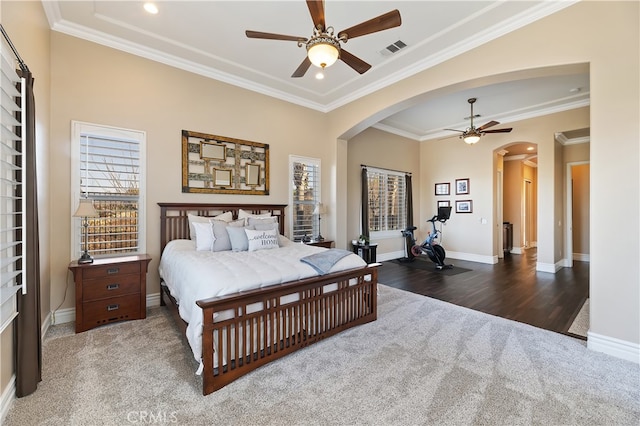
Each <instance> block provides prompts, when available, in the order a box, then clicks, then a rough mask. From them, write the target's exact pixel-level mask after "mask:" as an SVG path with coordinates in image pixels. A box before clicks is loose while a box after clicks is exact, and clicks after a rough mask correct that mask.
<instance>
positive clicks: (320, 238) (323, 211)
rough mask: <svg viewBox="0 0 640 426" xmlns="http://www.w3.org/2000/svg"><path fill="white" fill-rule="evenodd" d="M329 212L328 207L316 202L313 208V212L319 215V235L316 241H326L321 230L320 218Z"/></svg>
mask: <svg viewBox="0 0 640 426" xmlns="http://www.w3.org/2000/svg"><path fill="white" fill-rule="evenodd" d="M326 213H327V209H326V207H325V206H324V205H323V204H322V203H318V204H316V208H315V209H313V214H317V215H318V236H317V237H316V241H324V237H323V236H322V233H321V232H320V220H321V219H322V217H321V216H322V215H323V214H326Z"/></svg>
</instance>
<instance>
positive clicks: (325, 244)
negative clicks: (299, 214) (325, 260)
mask: <svg viewBox="0 0 640 426" xmlns="http://www.w3.org/2000/svg"><path fill="white" fill-rule="evenodd" d="M306 244H307V245H308V246H316V247H324V248H331V247H333V241H330V240H324V241H311V242H310V243H306Z"/></svg>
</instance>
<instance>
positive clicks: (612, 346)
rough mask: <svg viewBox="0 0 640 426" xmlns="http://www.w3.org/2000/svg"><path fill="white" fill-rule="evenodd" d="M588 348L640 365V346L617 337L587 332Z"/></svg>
mask: <svg viewBox="0 0 640 426" xmlns="http://www.w3.org/2000/svg"><path fill="white" fill-rule="evenodd" d="M587 348H589V349H591V350H592V351H596V352H602V353H605V354H607V355H611V356H614V357H616V358H621V359H625V360H627V361H631V362H634V363H636V364H640V345H639V344H637V343H632V342H627V341H626V340H620V339H616V338H615V337H608V336H603V335H601V334H596V333H592V332H590V331H588V332H587Z"/></svg>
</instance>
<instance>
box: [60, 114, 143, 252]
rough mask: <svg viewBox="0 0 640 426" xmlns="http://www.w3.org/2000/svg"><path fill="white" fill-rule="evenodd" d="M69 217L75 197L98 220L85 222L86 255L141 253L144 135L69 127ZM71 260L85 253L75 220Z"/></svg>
mask: <svg viewBox="0 0 640 426" xmlns="http://www.w3.org/2000/svg"><path fill="white" fill-rule="evenodd" d="M72 127H73V135H74V144H73V145H74V152H73V154H72V155H73V159H74V163H75V164H74V167H73V170H74V171H75V173H74V176H73V178H72V182H73V183H74V184H75V185H74V187H73V188H72V193H73V194H75V196H74V197H73V199H72V203H73V205H72V212H73V211H75V209H76V208H77V206H78V203H79V199H80V198H89V199H91V200H93V206H94V208H95V209H96V211H97V212H98V214H99V215H100V217H96V218H88V222H89V227H88V244H87V247H88V252H89V254H90V255H92V256H97V257H100V256H114V255H124V254H131V253H141V252H144V240H145V238H144V234H143V222H144V221H143V220H142V218H144V212H143V207H144V203H143V202H142V196H143V194H144V181H145V179H144V164H145V162H144V157H145V155H144V142H145V134H144V132H140V131H134V130H126V129H116V128H112V127H106V126H99V125H95V124H88V123H81V122H73V123H72ZM74 219H75V222H74V225H73V226H72V229H73V230H74V238H73V241H74V244H73V247H72V250H73V252H72V256H73V257H75V258H77V257H79V255H80V254H81V252H82V250H83V248H84V241H83V235H82V220H81V219H80V218H74Z"/></svg>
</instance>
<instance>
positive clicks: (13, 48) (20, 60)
mask: <svg viewBox="0 0 640 426" xmlns="http://www.w3.org/2000/svg"><path fill="white" fill-rule="evenodd" d="M0 31H2V35H3V37H4V39H5V40H7V43H8V44H9V47H10V48H11V50H13V54H14V55H15V57H16V59H17V60H18V65H20V69H21V70H22V72H29V67H28V66H27V64H25V63H24V61H23V60H22V58H21V57H20V54H19V53H18V51H17V50H16V47H15V46H14V45H13V43H12V42H11V39H10V38H9V34H7V32H6V31H5V30H4V27H3V26H2V24H0Z"/></svg>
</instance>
